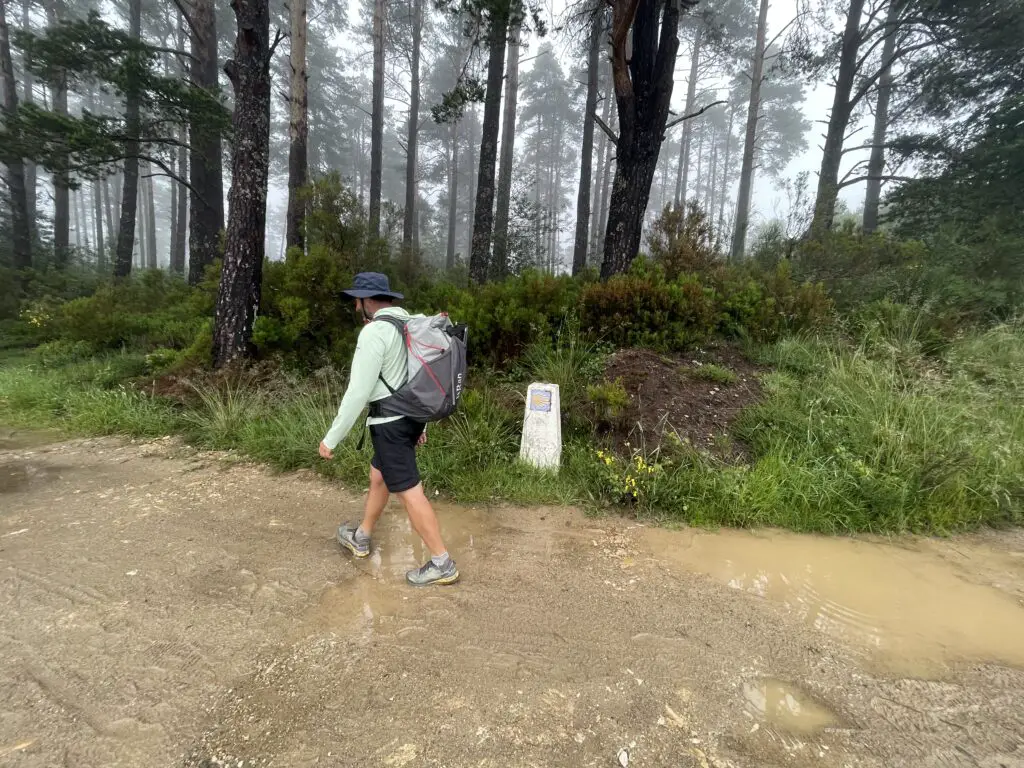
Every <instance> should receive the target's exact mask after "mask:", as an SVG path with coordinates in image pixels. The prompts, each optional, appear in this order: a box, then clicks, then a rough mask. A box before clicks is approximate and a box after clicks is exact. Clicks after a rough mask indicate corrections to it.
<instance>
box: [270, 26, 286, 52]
mask: <svg viewBox="0 0 1024 768" xmlns="http://www.w3.org/2000/svg"><path fill="white" fill-rule="evenodd" d="M284 37H285V35H284V33H283V32H282V31H281V28H280V27H278V28H277V31H276V32H275V33H274V42H273V43H271V44H270V52H269V53H268V54H267V59H272V58H274V53H275V52H276V51H277V46H278V45H280V44H281V41H282V40H284Z"/></svg>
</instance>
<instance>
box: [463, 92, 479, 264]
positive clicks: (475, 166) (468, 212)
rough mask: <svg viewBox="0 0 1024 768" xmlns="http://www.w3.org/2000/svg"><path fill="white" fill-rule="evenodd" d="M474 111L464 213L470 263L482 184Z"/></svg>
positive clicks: (474, 114)
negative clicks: (475, 212)
mask: <svg viewBox="0 0 1024 768" xmlns="http://www.w3.org/2000/svg"><path fill="white" fill-rule="evenodd" d="M470 109H472V110H473V120H472V121H471V122H470V124H469V168H468V171H469V185H470V186H469V201H468V205H467V206H466V209H465V211H464V216H465V217H466V221H465V230H466V231H465V233H464V234H465V235H466V259H467V261H468V259H469V254H470V253H472V251H473V219H472V216H473V213H474V211H475V208H476V190H477V185H478V184H479V182H480V176H479V171H480V135H479V134H480V132H479V130H478V128H479V123H478V121H477V120H476V117H477V114H476V110H475V109H473V108H472V107H471V108H470Z"/></svg>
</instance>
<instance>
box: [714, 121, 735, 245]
mask: <svg viewBox="0 0 1024 768" xmlns="http://www.w3.org/2000/svg"><path fill="white" fill-rule="evenodd" d="M735 116H736V110H735V108H733V107H730V108H729V131H728V133H726V135H725V163H723V166H722V183H721V187H722V193H721V196H720V198H719V208H718V231H719V233H722V232H724V231H725V201H726V199H727V198H728V197H729V174H730V173H731V172H732V125H733V118H734V117H735Z"/></svg>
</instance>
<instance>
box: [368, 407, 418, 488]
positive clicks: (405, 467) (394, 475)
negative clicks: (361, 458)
mask: <svg viewBox="0 0 1024 768" xmlns="http://www.w3.org/2000/svg"><path fill="white" fill-rule="evenodd" d="M425 428H426V424H423V423H421V422H418V421H413V420H412V419H407V418H401V419H398V420H397V421H389V422H388V423H387V424H373V425H371V426H370V440H371V442H373V459H372V460H371V461H370V466H371V467H374V468H375V469H377V470H378V471H379V472H380V473H381V474H382V475H384V485H386V486H387V487H388V490H389V491H390V492H391V493H404V492H405V491H408V490H411V489H413V488H415V487H416V486H417V485H419V484H420V471H419V468H418V467H417V466H416V443H417V442H418V441H419V439H420V435H422V434H423V430H424V429H425Z"/></svg>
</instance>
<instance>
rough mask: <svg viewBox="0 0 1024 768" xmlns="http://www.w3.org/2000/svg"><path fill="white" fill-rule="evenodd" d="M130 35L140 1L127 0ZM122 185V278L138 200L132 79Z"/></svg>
mask: <svg viewBox="0 0 1024 768" xmlns="http://www.w3.org/2000/svg"><path fill="white" fill-rule="evenodd" d="M128 14H129V24H128V26H129V34H131V36H132V38H133V39H134V40H138V39H139V38H140V36H141V33H142V0H130V2H129V3H128ZM124 98H125V113H124V117H125V134H126V139H125V143H124V154H125V159H124V184H123V186H122V187H121V222H120V226H119V227H118V230H117V252H116V254H115V258H114V277H117V278H124V277H128V275H130V274H131V272H132V251H133V246H134V245H135V216H136V212H137V207H138V201H139V134H140V131H141V127H140V117H139V102H140V94H139V87H138V84H137V83H136V82H134V78H133V79H131V80H129V82H128V83H127V87H126V88H125V95H124Z"/></svg>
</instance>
